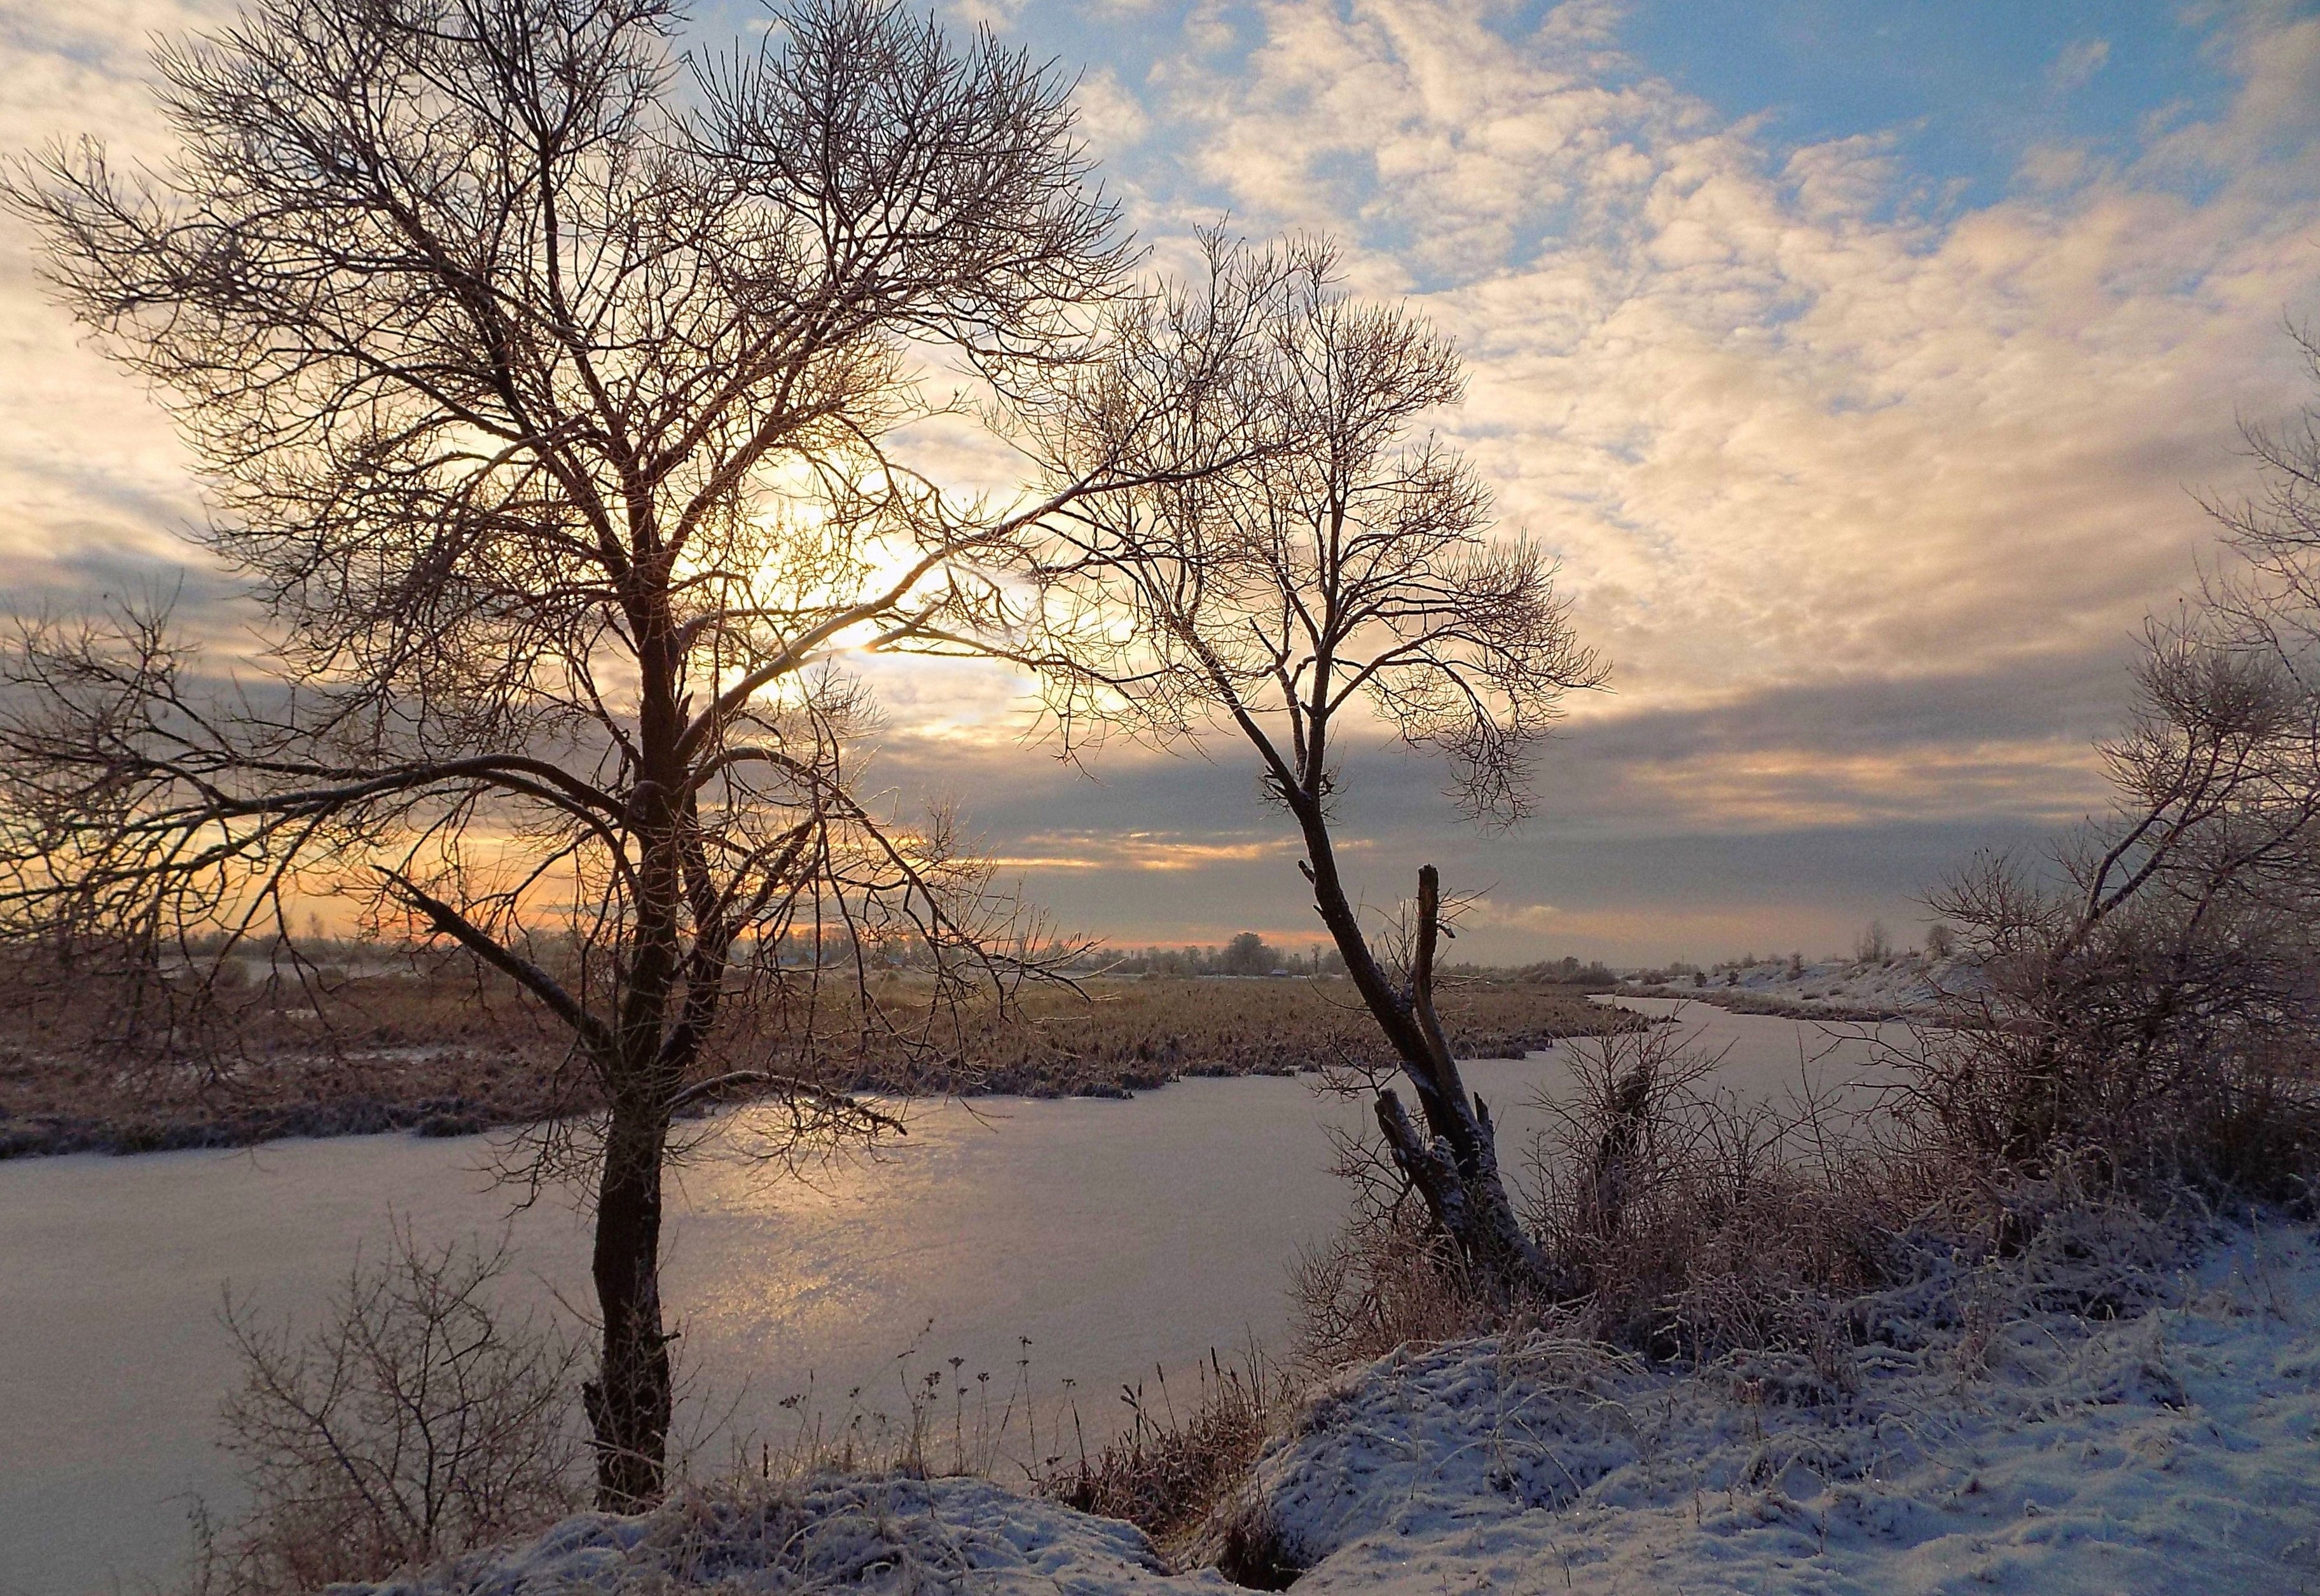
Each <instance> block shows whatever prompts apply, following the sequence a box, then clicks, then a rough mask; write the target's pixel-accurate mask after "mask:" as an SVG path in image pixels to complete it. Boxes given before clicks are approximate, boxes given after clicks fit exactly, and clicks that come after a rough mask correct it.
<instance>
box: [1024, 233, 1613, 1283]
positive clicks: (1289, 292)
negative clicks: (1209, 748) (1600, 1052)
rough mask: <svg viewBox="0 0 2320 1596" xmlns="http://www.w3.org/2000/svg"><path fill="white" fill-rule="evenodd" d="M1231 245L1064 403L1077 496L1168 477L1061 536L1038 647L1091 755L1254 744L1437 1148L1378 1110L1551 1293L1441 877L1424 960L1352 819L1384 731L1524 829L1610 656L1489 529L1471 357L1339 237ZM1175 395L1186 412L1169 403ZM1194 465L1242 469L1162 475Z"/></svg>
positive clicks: (1063, 428) (1432, 1204) (1380, 1104)
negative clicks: (1393, 922)
mask: <svg viewBox="0 0 2320 1596" xmlns="http://www.w3.org/2000/svg"><path fill="white" fill-rule="evenodd" d="M1207 243H1208V270H1207V276H1206V277H1205V278H1204V279H1203V280H1201V282H1199V283H1196V284H1194V285H1192V286H1186V287H1179V288H1176V289H1174V290H1172V291H1170V292H1169V293H1167V294H1166V295H1164V296H1162V297H1161V298H1160V299H1159V300H1158V301H1156V302H1155V303H1154V304H1152V305H1151V306H1149V307H1148V308H1147V311H1146V314H1145V315H1144V316H1143V317H1142V318H1141V320H1140V321H1139V322H1137V324H1136V325H1135V326H1133V327H1132V328H1130V329H1129V330H1128V332H1127V334H1125V335H1124V336H1123V337H1122V339H1121V340H1120V342H1119V348H1118V349H1117V350H1116V351H1115V355H1114V358H1112V359H1111V360H1110V362H1109V363H1108V364H1106V365H1105V366H1103V367H1101V368H1100V369H1098V370H1095V371H1094V372H1092V373H1091V374H1089V375H1088V376H1085V377H1084V378H1083V380H1080V381H1078V382H1076V383H1074V384H1073V385H1070V387H1069V390H1068V393H1067V395H1066V397H1065V399H1064V401H1062V402H1061V403H1060V404H1058V405H1057V406H1056V408H1055V409H1053V410H1052V411H1050V412H1049V413H1047V417H1046V422H1047V425H1046V430H1045V432H1044V439H1045V444H1046V449H1047V459H1048V462H1049V464H1050V466H1051V467H1052V468H1053V469H1054V470H1055V472H1056V476H1057V477H1058V480H1062V481H1072V480H1077V479H1078V478H1079V477H1081V476H1084V474H1085V473H1086V471H1087V469H1088V468H1089V466H1090V464H1091V463H1092V462H1094V461H1099V460H1101V461H1119V462H1124V463H1126V464H1128V466H1130V467H1133V468H1135V469H1137V471H1138V473H1139V474H1140V475H1141V476H1145V477H1147V478H1150V479H1153V480H1151V482H1150V483H1149V485H1146V486H1143V487H1139V488H1136V489H1133V490H1123V491H1120V492H1117V493H1110V494H1102V495H1098V496H1093V497H1089V498H1083V499H1081V500H1078V501H1077V502H1075V503H1073V504H1072V505H1070V506H1068V507H1067V508H1065V510H1064V511H1063V512H1061V513H1059V514H1058V515H1056V516H1055V517H1052V518H1050V520H1049V521H1047V522H1046V523H1043V528H1042V530H1045V531H1047V533H1048V534H1049V537H1048V540H1047V541H1046V542H1045V543H1043V544H1042V545H1040V546H1039V547H1038V549H1037V550H1036V554H1035V557H1034V558H1033V559H1032V560H1031V562H1030V566H1029V570H1030V573H1031V575H1032V576H1033V577H1034V579H1035V582H1036V585H1037V586H1038V590H1039V592H1040V594H1041V601H1040V608H1039V612H1038V643H1037V646H1036V647H1033V648H1027V649H1026V650H1025V652H1024V656H1023V657H1025V658H1027V659H1029V660H1031V661H1033V662H1034V663H1036V664H1038V665H1040V666H1041V667H1043V668H1044V669H1045V671H1046V674H1047V681H1048V682H1049V684H1050V688H1051V704H1052V707H1053V709H1054V712H1055V714H1056V720H1057V722H1058V724H1059V725H1060V727H1061V728H1062V730H1063V733H1064V736H1065V741H1066V743H1067V745H1075V744H1078V743H1083V742H1084V741H1086V740H1087V739H1089V738H1090V737H1092V735H1094V734H1095V733H1096V732H1097V731H1099V730H1101V729H1102V728H1104V727H1107V726H1127V727H1130V728H1132V729H1134V730H1137V731H1138V732H1140V733H1142V734H1145V735H1148V736H1153V737H1157V738H1159V739H1180V738H1187V737H1195V736H1200V735H1202V734H1204V733H1206V732H1208V731H1210V730H1212V729H1223V730H1228V732H1229V733H1237V735H1238V736H1239V737H1240V738H1242V739H1245V740H1246V743H1247V745H1248V747H1249V748H1250V749H1251V750H1252V751H1253V753H1254V754H1255V757H1256V760H1257V762H1258V765H1259V768H1260V779H1261V781H1262V784H1263V788H1264V792H1265V793H1266V795H1267V796H1268V797H1269V798H1271V799H1272V800H1273V801H1274V802H1276V803H1279V804H1281V806H1282V808H1284V809H1285V810H1287V812H1288V813H1289V816H1290V818H1291V820H1292V821H1294V823H1295V824H1296V827H1297V830H1298V834H1299V836H1300V838H1301V839H1302V841H1303V843H1304V850H1305V857H1304V859H1303V861H1302V862H1301V864H1300V869H1301V870H1302V872H1303V874H1304V875H1305V877H1306V879H1307V881H1308V882H1309V883H1310V885H1311V888H1312V893H1313V902H1314V906H1315V908H1316V909H1317V910H1318V911H1319V913H1320V916H1321V920H1322V922H1323V923H1324V924H1325V925H1327V926H1328V930H1329V935H1330V938H1331V939H1332V940H1333V941H1334V942H1335V943H1336V945H1337V950H1338V951H1339V953H1340V954H1342V955H1343V956H1344V958H1345V961H1346V970H1347V973H1348V974H1349V975H1351V977H1352V979H1353V981H1354V984H1355V987H1356V989H1357V990H1358V991H1359V992H1360V994H1361V997H1362V1000H1363V1002H1364V1005H1365V1006H1366V1007H1367V1008H1368V1010H1369V1011H1370V1013H1371V1015H1372V1017H1373V1019H1374V1020H1375V1021H1376V1022H1377V1024H1378V1025H1379V1027H1380V1028H1381V1029H1382V1030H1383V1031H1384V1033H1385V1035H1386V1036H1387V1037H1388V1038H1390V1040H1391V1044H1392V1046H1393V1048H1394V1050H1395V1053H1396V1055H1397V1056H1398V1057H1399V1059H1400V1066H1401V1073H1402V1074H1403V1075H1406V1077H1407V1078H1408V1081H1409V1085H1410V1087H1411V1089H1412V1090H1413V1091H1414V1093H1416V1095H1417V1099H1418V1108H1419V1111H1420V1113H1421V1115H1422V1117H1423V1120H1424V1124H1425V1129H1424V1131H1423V1132H1422V1133H1421V1132H1420V1131H1419V1130H1418V1128H1416V1127H1415V1126H1413V1125H1412V1124H1411V1122H1410V1120H1409V1116H1408V1115H1407V1113H1406V1112H1405V1111H1404V1110H1403V1108H1402V1105H1401V1102H1400V1098H1399V1097H1398V1095H1397V1094H1396V1093H1395V1092H1394V1091H1393V1090H1391V1088H1383V1089H1381V1090H1380V1091H1379V1093H1378V1094H1377V1098H1376V1110H1377V1116H1378V1120H1379V1123H1380V1125H1381V1126H1382V1128H1383V1130H1384V1133H1385V1135H1386V1137H1387V1138H1388V1140H1389V1142H1390V1143H1391V1147H1392V1150H1393V1155H1394V1157H1395V1158H1396V1160H1397V1161H1398V1162H1399V1164H1400V1168H1401V1170H1402V1171H1403V1173H1404V1174H1405V1175H1406V1176H1407V1178H1408V1179H1409V1181H1411V1182H1412V1183H1414V1184H1415V1185H1416V1186H1417V1188H1418V1191H1419V1192H1421V1193H1422V1194H1423V1196H1424V1198H1425V1201H1426V1202H1427V1206H1428V1210H1429V1211H1430V1213H1431V1215H1432V1217H1433V1220H1434V1221H1435V1222H1436V1226H1437V1227H1438V1229H1439V1230H1440V1232H1441V1233H1443V1234H1445V1235H1446V1236H1447V1237H1448V1238H1452V1239H1453V1240H1454V1241H1455V1245H1456V1247H1457V1248H1458V1250H1459V1251H1460V1252H1461V1254H1463V1256H1464V1257H1465V1258H1466V1259H1467V1260H1468V1261H1469V1262H1470V1263H1471V1264H1472V1265H1474V1267H1475V1268H1476V1269H1477V1270H1478V1271H1479V1272H1480V1274H1481V1277H1482V1278H1483V1279H1484V1280H1486V1281H1489V1282H1491V1283H1497V1284H1499V1285H1501V1286H1515V1287H1519V1288H1521V1289H1525V1290H1529V1289H1535V1288H1537V1287H1539V1286H1540V1285H1542V1284H1544V1283H1545V1265H1543V1263H1542V1262H1541V1260H1540V1258H1539V1256H1538V1254H1537V1252H1536V1248H1535V1247H1533V1246H1532V1245H1531V1243H1530V1242H1529V1241H1528V1239H1527V1238H1526V1237H1525V1236H1524V1234H1523V1232H1522V1230H1521V1228H1520V1226H1519V1225H1518V1222H1517V1220H1516V1218H1515V1215H1514V1212H1513V1210H1512V1208H1511V1207H1510V1205H1509V1202H1508V1199H1507V1194H1506V1192H1505V1189H1504V1187H1503V1185H1502V1183H1501V1182H1500V1175H1499V1168H1498V1155H1497V1148H1496V1141H1495V1134H1494V1131H1493V1129H1492V1125H1491V1115H1490V1111H1489V1109H1488V1107H1487V1106H1486V1105H1485V1104H1483V1103H1482V1102H1481V1101H1480V1100H1479V1099H1476V1098H1473V1096H1471V1095H1470V1094H1469V1093H1468V1092H1467V1091H1466V1089H1465V1086H1464V1083H1463V1081H1462V1079H1461V1077H1460V1075H1459V1071H1458V1066H1457V1064H1456V1062H1455V1060H1454V1059H1453V1058H1452V1057H1451V1056H1450V1048H1449V1045H1448V1043H1447V1041H1446V1040H1445V1037H1444V1034H1443V1029H1442V1025H1441V1022H1440V1020H1439V1018H1438V1017H1437V1016H1436V1011H1435V1002H1434V970H1435V957H1436V947H1437V944H1438V940H1439V939H1440V938H1441V937H1442V936H1443V935H1444V934H1445V926H1444V923H1443V921H1444V919H1445V914H1444V905H1443V902H1442V898H1441V893H1440V887H1439V884H1438V881H1437V878H1436V872H1435V870H1434V867H1433V866H1427V867H1426V868H1425V869H1424V870H1422V871H1421V872H1420V873H1419V877H1418V900H1417V903H1416V906H1415V911H1414V918H1412V919H1411V920H1409V922H1408V925H1407V936H1406V938H1405V939H1402V942H1401V945H1400V948H1399V949H1388V948H1385V947H1384V946H1382V944H1376V943H1373V941H1372V939H1370V937H1369V936H1368V935H1367V934H1366V933H1365V932H1364V928H1363V926H1362V924H1361V921H1360V918H1359V915H1358V912H1357V910H1356V897H1355V893H1354V891H1353V889H1352V888H1350V887H1349V886H1348V884H1347V883H1346V878H1345V875H1344V873H1343V870H1342V868H1341V866H1340V864H1339V861H1338V857H1337V839H1336V834H1335V810H1336V804H1337V798H1338V795H1339V773H1340V770H1341V760H1342V754H1343V750H1344V748H1345V745H1346V743H1347V742H1348V741H1352V742H1355V743H1359V742H1362V741H1364V740H1365V739H1375V738H1377V737H1380V736H1382V738H1384V739H1389V740H1396V739H1398V740H1399V741H1400V742H1401V743H1402V744H1405V745H1407V746H1409V747H1410V748H1416V749H1418V750H1421V751H1424V752H1427V753H1431V754H1435V755H1437V756H1439V757H1442V758H1443V760H1444V761H1445V763H1446V765H1447V766H1448V767H1449V771H1450V775H1451V782H1450V788H1449V793H1448V796H1449V798H1450V799H1451V801H1452V802H1453V803H1455V806H1456V807H1457V809H1458V810H1459V811H1460V812H1462V813H1464V814H1465V815H1467V816H1469V817H1471V818H1473V819H1475V820H1478V821H1485V822H1495V823H1500V824H1512V823H1514V822H1516V821H1519V820H1521V819H1522V818H1523V817H1524V816H1525V815H1527V813H1528V812H1529V811H1530V808H1531V805H1532V789H1531V784H1530V780H1529V775H1530V771H1529V759H1530V757H1531V755H1532V753H1533V751H1534V749H1535V748H1536V744H1537V742H1538V740H1539V739H1540V738H1541V737H1542V736H1544V735H1545V732H1546V731H1547V730H1548V728H1549V727H1550V726H1551V725H1552V724H1553V723H1554V720H1555V719H1556V716H1557V714H1558V706H1559V703H1560V701H1561V699H1562V697H1563V694H1565V693H1567V692H1569V691H1571V690H1572V689H1574V688H1582V687H1590V686H1594V685H1597V684H1598V683H1600V680H1601V679H1602V675H1603V672H1602V667H1600V664H1599V663H1598V662H1597V660H1596V659H1595V657H1593V655H1592V654H1590V652H1589V651H1588V650H1587V649H1585V648H1581V647H1580V646H1579V645H1578V643H1577V642H1576V641H1575V640H1574V639H1573V637H1572V630H1571V627H1570V625H1569V622H1568V620H1567V616H1566V612H1565V608H1564V605H1563V603H1562V601H1561V600H1560V599H1559V598H1558V597H1557V596H1556V594H1555V592H1554V582H1553V576H1554V571H1553V567H1552V565H1551V563H1550V562H1549V560H1548V559H1547V558H1546V557H1545V555H1544V554H1543V553H1542V552H1541V551H1540V550H1539V549H1537V548H1536V546H1534V545H1532V544H1529V543H1527V542H1525V541H1522V540H1501V539H1499V538H1495V537H1493V536H1492V535H1491V507H1490V494H1489V492H1488V490H1487V489H1486V488H1485V487H1484V485H1482V482H1481V481H1480V480H1479V479H1478V478H1477V477H1476V476H1475V475H1474V473H1473V471H1472V469H1471V468H1469V467H1467V466H1466V465H1465V463H1464V461H1463V460H1461V459H1460V458H1458V456H1457V455H1456V454H1455V452H1454V451H1453V450H1452V449H1449V448H1448V447H1447V446H1446V445H1445V444H1444V443H1443V442H1441V441H1440V440H1438V439H1437V438H1436V437H1435V436H1433V435H1432V434H1431V433H1428V432H1425V431H1421V424H1422V422H1423V418H1424V417H1425V416H1426V415H1427V413H1429V412H1433V411H1436V410H1438V409H1440V408H1442V407H1444V406H1447V405H1450V404H1455V402H1456V401H1457V400H1458V398H1459V396H1460V394H1461V392H1462V387H1463V378H1462V376H1461V374H1460V370H1459V362H1458V358H1457V354H1456V352H1455V349H1453V347H1452V345H1451V344H1450V342H1449V340H1446V339H1445V338H1443V337H1441V336H1440V335H1438V334H1436V333H1435V332H1433V331H1430V330H1429V329H1428V328H1427V326H1426V325H1425V324H1424V323H1423V322H1420V321H1419V320H1418V318H1416V317H1415V316H1412V315H1410V314H1409V313H1407V312H1406V311H1403V310H1400V309H1397V308H1391V307H1385V306H1376V305H1369V304H1361V303H1359V302H1356V301H1355V300H1354V299H1352V298H1350V297H1348V296H1347V295H1346V294H1345V293H1344V292H1343V290H1342V288H1341V286H1340V285H1339V279H1338V276H1337V267H1336V262H1335V258H1334V257H1333V255H1332V252H1331V250H1330V249H1329V248H1328V246H1326V245H1324V244H1319V243H1298V244H1294V245H1291V246H1287V247H1284V248H1282V249H1274V250H1271V251H1256V250H1252V249H1247V248H1246V247H1235V246H1230V245H1228V244H1227V243H1226V242H1225V241H1224V240H1222V239H1221V237H1220V236H1217V235H1211V236H1210V238H1209V239H1208V240H1207ZM1159 394H1175V395H1181V396H1183V399H1182V401H1181V402H1180V403H1178V404H1174V405H1172V406H1169V407H1167V408H1165V409H1163V408H1161V407H1159V406H1156V405H1155V404H1154V403H1153V400H1154V399H1155V396H1157V395H1159ZM1188 457H1191V458H1208V459H1211V460H1215V461H1219V462H1228V463H1227V464H1225V465H1224V466H1223V467H1222V468H1220V469H1219V470H1216V471H1214V472H1212V473H1209V474H1205V475H1202V476H1199V477H1197V478H1193V479H1175V478H1169V479H1166V480H1162V479H1161V478H1162V477H1163V476H1164V467H1163V463H1164V462H1174V461H1176V460H1179V459H1182V458H1188Z"/></svg>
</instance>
